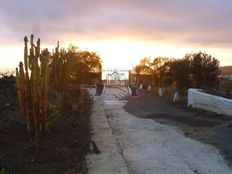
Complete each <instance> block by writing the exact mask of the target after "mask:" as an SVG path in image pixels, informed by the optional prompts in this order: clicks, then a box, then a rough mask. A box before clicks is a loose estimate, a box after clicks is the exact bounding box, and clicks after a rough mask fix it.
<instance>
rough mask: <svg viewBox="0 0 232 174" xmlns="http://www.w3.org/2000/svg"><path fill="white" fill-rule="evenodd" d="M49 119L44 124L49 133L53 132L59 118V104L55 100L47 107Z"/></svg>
mask: <svg viewBox="0 0 232 174" xmlns="http://www.w3.org/2000/svg"><path fill="white" fill-rule="evenodd" d="M48 110H49V118H48V121H47V123H46V128H47V129H48V130H50V131H54V130H55V129H56V127H57V123H58V121H59V120H60V118H61V102H60V101H59V100H56V101H55V102H50V103H49V105H48Z"/></svg>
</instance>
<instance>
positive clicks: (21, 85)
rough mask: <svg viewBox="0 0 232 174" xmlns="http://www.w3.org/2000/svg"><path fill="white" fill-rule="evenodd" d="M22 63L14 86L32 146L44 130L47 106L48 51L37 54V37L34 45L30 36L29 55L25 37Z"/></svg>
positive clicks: (36, 143) (38, 141)
mask: <svg viewBox="0 0 232 174" xmlns="http://www.w3.org/2000/svg"><path fill="white" fill-rule="evenodd" d="M24 44H25V45H24V64H23V63H22V62H20V63H19V68H16V85H17V91H18V98H19V104H20V110H21V114H22V116H23V118H24V119H25V120H26V121H27V129H28V132H29V134H30V138H31V142H32V144H33V145H36V146H38V145H39V143H40V141H41V139H42V137H43V134H44V130H45V125H46V121H47V108H48V81H49V74H50V70H49V66H48V62H49V61H48V59H49V56H50V55H49V52H48V50H47V49H45V50H44V51H42V52H41V53H40V39H38V41H37V43H36V45H35V44H34V36H33V35H31V38H30V49H29V55H28V39H27V37H25V38H24Z"/></svg>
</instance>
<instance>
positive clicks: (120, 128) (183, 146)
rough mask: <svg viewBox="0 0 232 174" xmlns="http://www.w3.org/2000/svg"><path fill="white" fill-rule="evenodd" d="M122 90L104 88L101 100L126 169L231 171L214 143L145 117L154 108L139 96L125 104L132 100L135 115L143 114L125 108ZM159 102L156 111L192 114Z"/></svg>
mask: <svg viewBox="0 0 232 174" xmlns="http://www.w3.org/2000/svg"><path fill="white" fill-rule="evenodd" d="M125 91H126V90H120V89H117V88H106V91H105V94H103V95H102V97H101V100H102V101H103V108H104V110H105V112H106V113H107V116H108V121H109V123H110V126H111V128H112V131H113V135H114V136H115V137H116V141H117V143H118V147H119V149H120V152H121V154H122V156H123V157H124V159H125V161H126V164H127V166H128V169H129V173H133V174H146V173H151V174H153V173H156V174H159V173H160V174H161V173H162V174H163V173H172V174H173V173H176V174H179V173H185V174H188V173H189V174H194V173H195V174H196V173H198V174H200V173H202V174H203V173H207V174H208V173H215V174H218V173H223V174H224V173H225V174H227V173H228V174H229V173H232V171H231V169H230V168H229V167H228V166H227V165H226V162H225V160H224V159H223V157H222V156H221V155H220V153H219V152H218V151H217V149H215V148H214V147H213V146H211V145H207V144H203V143H201V142H199V141H196V140H194V139H190V138H188V137H186V136H185V134H184V133H183V132H182V131H181V130H179V129H178V128H176V127H173V126H170V125H163V124H160V123H158V122H155V121H153V120H151V119H144V118H145V117H147V115H149V114H154V112H150V111H152V109H151V108H149V107H148V106H147V105H142V104H141V103H140V102H139V101H137V100H139V97H137V98H134V100H135V101H130V100H128V101H129V102H128V104H131V109H132V110H133V108H134V109H135V108H136V111H137V115H140V117H144V118H138V117H136V116H134V115H132V114H130V113H128V112H126V111H125V110H124V108H123V107H124V105H125V104H126V102H127V101H120V100H119V98H121V97H123V96H124V95H125V94H126V93H125ZM136 102H137V104H136ZM138 103H140V105H138ZM143 103H144V102H143ZM128 104H127V105H128ZM160 105H162V106H159V107H155V105H154V108H155V109H154V110H155V111H156V113H155V114H164V113H162V110H166V111H168V112H170V113H175V114H176V116H178V115H181V116H187V117H191V116H192V114H191V113H185V112H183V111H180V110H178V109H175V108H172V107H168V108H167V107H166V105H165V104H160ZM127 109H128V108H127ZM128 110H129V109H128ZM175 114H174V115H175Z"/></svg>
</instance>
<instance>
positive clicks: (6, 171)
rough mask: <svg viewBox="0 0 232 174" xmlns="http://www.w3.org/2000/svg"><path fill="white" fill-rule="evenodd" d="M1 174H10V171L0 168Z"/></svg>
mask: <svg viewBox="0 0 232 174" xmlns="http://www.w3.org/2000/svg"><path fill="white" fill-rule="evenodd" d="M0 174H10V171H9V170H7V169H6V168H4V167H3V168H0Z"/></svg>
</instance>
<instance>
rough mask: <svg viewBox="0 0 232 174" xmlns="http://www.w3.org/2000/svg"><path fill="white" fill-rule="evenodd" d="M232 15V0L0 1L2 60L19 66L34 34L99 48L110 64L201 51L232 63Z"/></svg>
mask: <svg viewBox="0 0 232 174" xmlns="http://www.w3.org/2000/svg"><path fill="white" fill-rule="evenodd" d="M231 16H232V1H231V0H204V1H202V0H191V1H186V0H101V1H100V0H85V1H83V0H82V1H81V0H1V1H0V22H1V25H0V26H1V27H0V64H1V66H4V67H8V66H12V67H13V66H15V65H17V62H18V61H19V60H20V59H21V58H22V56H23V53H22V49H23V37H24V36H25V35H30V34H31V33H33V34H34V35H35V36H36V37H40V38H41V40H42V44H43V45H44V47H55V44H56V42H57V41H58V40H59V41H60V42H61V44H62V45H63V46H67V45H68V44H69V43H73V44H75V45H77V46H78V47H79V48H81V49H88V50H94V51H98V53H99V54H100V56H101V57H102V59H103V65H104V67H106V68H109V67H111V68H116V67H122V68H131V67H132V66H133V65H135V64H136V63H138V61H139V59H141V58H143V57H144V56H147V57H149V56H150V57H152V58H153V57H156V56H172V57H177V58H181V57H183V55H184V54H186V53H188V52H191V51H199V50H202V51H204V52H207V53H209V54H212V55H213V56H214V57H216V58H218V59H219V60H220V62H221V65H232V20H231Z"/></svg>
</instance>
